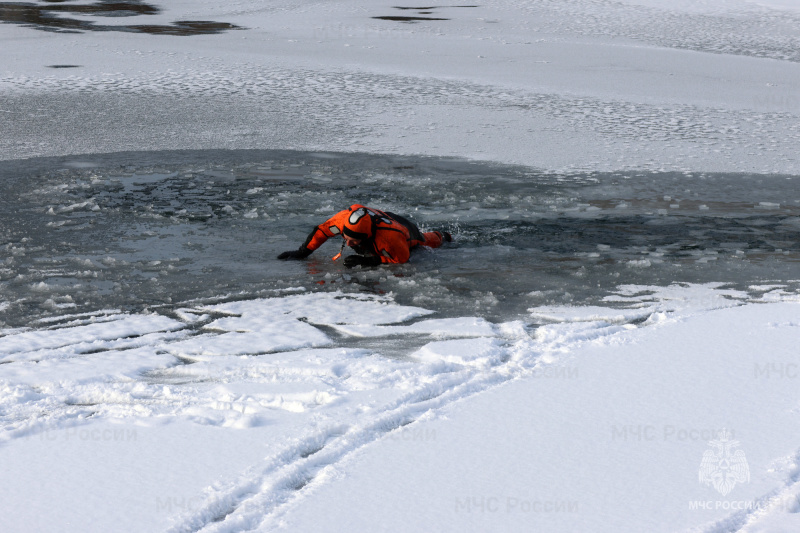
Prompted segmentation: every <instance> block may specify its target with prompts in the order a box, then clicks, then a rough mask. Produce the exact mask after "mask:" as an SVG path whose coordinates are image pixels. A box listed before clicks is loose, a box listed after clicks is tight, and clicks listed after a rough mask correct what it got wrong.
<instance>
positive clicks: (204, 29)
mask: <svg viewBox="0 0 800 533" xmlns="http://www.w3.org/2000/svg"><path fill="white" fill-rule="evenodd" d="M160 11H161V9H160V8H158V7H157V6H155V5H152V4H148V3H146V2H141V1H139V0H127V1H118V0H100V1H96V2H92V3H86V2H80V3H76V2H72V1H70V0H44V3H39V4H35V3H32V2H0V22H6V23H11V24H21V25H23V26H26V27H29V28H34V29H37V30H44V31H51V32H59V33H83V32H85V31H123V32H133V33H149V34H153V35H184V36H185V35H203V34H213V33H221V32H223V31H226V30H235V29H241V28H240V27H238V26H235V25H233V24H228V23H226V22H213V21H199V20H181V21H176V22H173V23H172V24H98V23H96V22H92V21H88V20H85V19H76V18H70V17H69V16H68V15H69V14H71V13H75V14H78V15H90V16H95V17H105V18H107V17H134V16H138V15H156V14H158V13H159V12H160Z"/></svg>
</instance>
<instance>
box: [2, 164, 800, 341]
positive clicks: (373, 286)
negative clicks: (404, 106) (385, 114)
mask: <svg viewBox="0 0 800 533" xmlns="http://www.w3.org/2000/svg"><path fill="white" fill-rule="evenodd" d="M798 179H800V178H797V177H793V176H762V175H745V174H741V175H738V174H737V175H733V174H703V173H696V174H669V173H661V174H654V173H644V172H642V173H625V174H600V173H588V174H574V175H563V174H547V173H542V172H538V171H536V170H534V169H530V168H525V167H518V166H509V165H497V164H489V163H475V162H467V161H463V160H454V159H445V158H415V157H396V156H380V155H368V154H333V153H303V152H289V151H282V152H276V151H186V152H145V153H121V154H108V155H99V156H75V157H60V158H45V159H34V160H27V161H5V162H0V189H1V190H0V208H2V209H0V320H2V321H3V322H4V323H5V325H7V326H22V325H26V324H30V323H31V322H32V321H34V320H37V319H40V318H42V317H48V316H52V315H58V314H67V313H68V314H75V313H83V312H91V311H94V310H97V309H109V308H113V309H122V310H128V311H140V310H142V309H146V308H158V309H160V310H162V312H169V310H170V309H172V308H173V307H178V306H181V305H183V304H185V303H186V302H188V301H192V300H196V299H202V300H209V299H210V300H216V299H230V298H249V297H255V296H268V295H276V294H280V293H281V292H282V291H285V290H288V289H293V288H298V287H302V288H303V289H304V290H310V291H317V290H319V291H329V290H340V291H344V292H371V293H379V294H392V295H393V296H394V297H395V298H396V300H397V301H398V302H400V303H406V304H414V305H420V306H423V307H426V308H429V309H434V310H436V311H439V312H440V316H458V315H466V314H469V315H480V316H485V317H487V318H489V319H493V320H498V319H510V318H513V317H515V316H518V315H519V314H520V313H524V312H525V310H526V309H527V308H529V307H532V306H535V305H542V304H549V303H556V304H562V303H572V304H590V303H597V302H598V301H599V300H600V299H601V298H603V297H604V296H606V295H607V294H608V293H609V292H610V291H612V290H614V289H615V288H616V287H617V286H618V285H620V284H655V285H668V284H670V283H674V282H712V281H714V282H726V283H729V284H731V286H734V287H740V288H746V287H747V286H749V285H753V284H763V283H771V282H777V281H781V282H793V283H794V284H795V285H796V284H797V283H796V282H797V280H798V279H799V278H800V270H799V269H798V266H800V242H799V240H798V237H800V193H798V192H797V191H798V188H797V184H798ZM352 203H364V204H366V205H370V206H374V207H377V208H382V209H385V210H389V211H393V212H396V213H399V214H405V215H407V216H409V217H410V218H412V219H413V220H415V221H416V222H417V223H418V224H419V225H420V226H421V227H422V228H423V229H444V230H448V231H450V232H452V233H453V235H454V237H455V242H454V243H451V244H447V245H445V247H443V248H441V249H439V250H435V251H431V250H427V249H420V250H417V251H416V252H415V253H414V254H413V255H412V261H411V262H410V263H409V264H406V265H396V266H389V267H381V268H377V269H372V270H366V271H365V270H361V269H354V270H351V271H348V270H346V269H345V268H344V267H343V266H342V265H341V261H339V262H338V263H334V262H333V261H331V256H333V255H334V254H335V253H336V252H337V251H338V249H339V245H340V242H339V241H335V242H328V243H326V245H325V246H323V247H322V249H320V250H318V251H317V252H316V253H315V254H314V255H312V256H311V257H310V258H309V259H308V260H306V261H299V262H294V261H292V262H284V261H278V260H276V258H275V257H276V256H277V255H278V254H279V253H280V252H281V251H284V250H288V249H295V248H296V247H297V246H298V245H299V244H300V243H302V242H303V240H304V238H305V236H306V235H307V233H308V232H309V231H310V230H311V228H312V227H313V226H314V225H316V224H318V223H320V222H322V221H324V220H325V219H326V218H327V217H328V216H330V215H331V214H333V213H334V212H336V211H338V210H340V209H344V208H346V207H347V206H349V205H350V204H352Z"/></svg>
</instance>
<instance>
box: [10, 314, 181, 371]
mask: <svg viewBox="0 0 800 533" xmlns="http://www.w3.org/2000/svg"><path fill="white" fill-rule="evenodd" d="M183 327H184V324H183V323H181V322H178V321H177V320H173V319H171V318H168V317H165V316H161V315H119V316H118V317H117V319H116V320H112V321H104V322H99V323H93V324H87V325H85V326H75V327H64V328H56V329H48V330H37V331H25V332H23V333H17V334H14V335H7V336H5V337H2V338H0V360H4V359H9V356H13V354H15V353H19V352H28V351H34V350H42V349H45V348H59V347H61V346H68V345H70V344H77V343H81V342H92V341H97V340H114V339H121V338H124V337H134V336H140V335H145V334H147V333H155V332H159V331H173V330H177V329H181V328H183Z"/></svg>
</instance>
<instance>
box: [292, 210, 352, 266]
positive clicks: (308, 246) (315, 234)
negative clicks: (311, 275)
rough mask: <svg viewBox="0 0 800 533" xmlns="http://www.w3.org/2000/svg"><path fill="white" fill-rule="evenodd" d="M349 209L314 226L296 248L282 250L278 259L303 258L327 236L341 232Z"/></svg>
mask: <svg viewBox="0 0 800 533" xmlns="http://www.w3.org/2000/svg"><path fill="white" fill-rule="evenodd" d="M348 214H349V211H340V212H339V213H336V214H335V215H333V216H332V217H331V218H329V219H328V220H326V221H325V222H323V223H322V224H320V225H319V226H316V227H315V228H314V229H313V230H311V233H309V234H308V237H306V241H305V242H304V243H303V244H301V245H300V248H298V249H297V250H290V251H288V252H283V253H282V254H280V255H279V256H278V259H305V258H306V257H308V256H309V255H311V252H313V251H314V250H316V249H317V248H319V247H320V246H322V244H323V243H324V242H325V241H327V240H328V239H329V238H331V237H333V236H335V235H339V234H340V233H341V232H342V224H343V221H344V220H346V219H347V216H348Z"/></svg>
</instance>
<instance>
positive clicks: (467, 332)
mask: <svg viewBox="0 0 800 533" xmlns="http://www.w3.org/2000/svg"><path fill="white" fill-rule="evenodd" d="M334 327H335V328H336V330H337V331H339V332H340V333H344V334H346V335H352V336H354V337H388V336H391V335H413V334H419V335H425V334H427V335H435V336H442V337H493V336H495V335H496V331H495V327H494V325H493V324H492V323H490V322H488V321H487V320H485V319H483V318H479V317H461V318H440V319H433V320H423V321H421V322H417V323H415V324H409V325H407V326H402V325H401V326H370V325H366V326H365V325H343V326H334Z"/></svg>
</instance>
